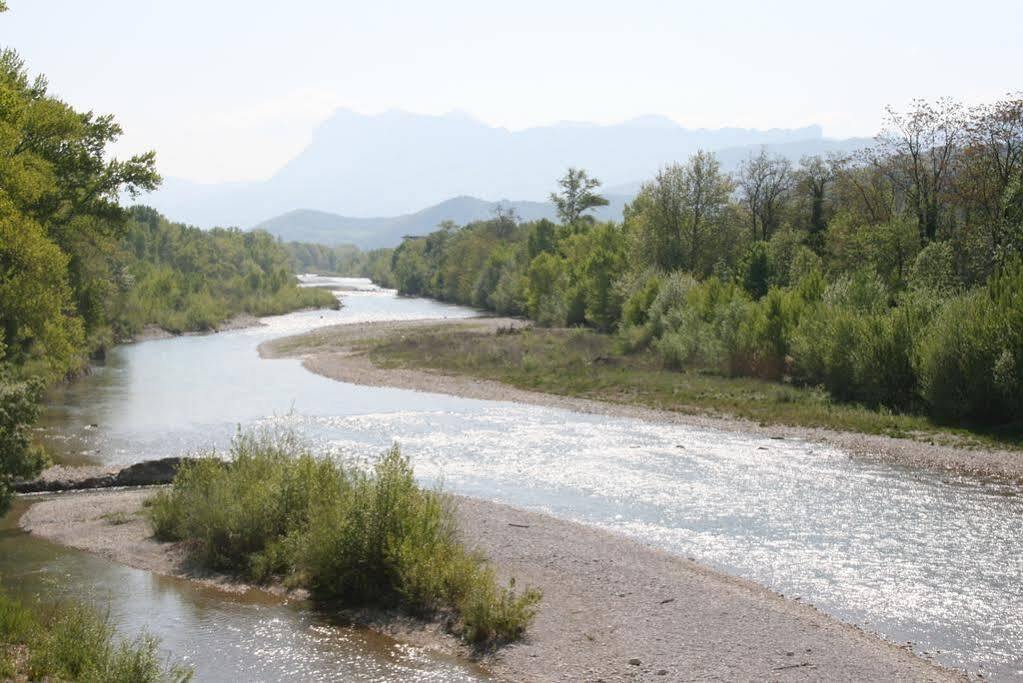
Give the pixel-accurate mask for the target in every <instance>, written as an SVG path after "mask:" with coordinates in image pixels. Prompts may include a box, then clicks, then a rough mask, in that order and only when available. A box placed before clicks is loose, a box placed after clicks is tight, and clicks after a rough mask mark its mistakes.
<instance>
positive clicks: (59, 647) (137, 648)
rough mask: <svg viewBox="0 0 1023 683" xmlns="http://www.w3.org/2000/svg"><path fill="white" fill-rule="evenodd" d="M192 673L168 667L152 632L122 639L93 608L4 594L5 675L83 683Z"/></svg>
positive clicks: (1, 638) (0, 598) (0, 645)
mask: <svg viewBox="0 0 1023 683" xmlns="http://www.w3.org/2000/svg"><path fill="white" fill-rule="evenodd" d="M190 678H191V672H190V671H189V670H188V669H185V668H182V667H180V666H170V667H167V666H165V664H164V663H163V662H162V661H161V658H160V656H159V653H158V642H157V640H156V639H155V638H153V637H152V636H140V637H138V638H136V639H134V640H130V641H119V640H118V639H117V638H116V636H115V633H114V629H113V627H112V626H111V624H110V621H109V620H108V619H107V618H106V617H104V616H102V615H101V614H98V613H97V612H96V611H95V610H93V609H92V608H90V607H87V606H84V605H80V604H74V603H65V604H56V605H43V604H28V603H24V602H21V601H18V600H14V599H13V598H10V597H8V596H7V595H4V594H3V593H0V679H3V680H31V681H81V682H82V683H163V682H168V683H169V682H171V681H175V682H179V681H180V682H183V681H187V680H189V679H190Z"/></svg>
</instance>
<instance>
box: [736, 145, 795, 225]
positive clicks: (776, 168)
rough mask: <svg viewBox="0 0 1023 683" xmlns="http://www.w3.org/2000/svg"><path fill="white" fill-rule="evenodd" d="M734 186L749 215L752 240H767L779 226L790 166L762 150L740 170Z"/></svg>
mask: <svg viewBox="0 0 1023 683" xmlns="http://www.w3.org/2000/svg"><path fill="white" fill-rule="evenodd" d="M737 184H738V186H739V190H740V192H741V194H742V199H743V202H744V203H745V205H746V209H747V210H748V211H749V218H750V228H751V233H752V236H753V239H754V240H756V239H764V240H767V239H770V238H771V235H773V234H774V232H775V230H777V229H778V227H779V226H780V225H781V209H782V204H783V202H784V200H785V198H786V195H787V194H788V192H789V190H790V188H791V185H792V163H791V162H790V161H789V160H788V159H786V158H784V157H772V156H768V154H767V150H766V149H761V150H760V154H758V155H757V156H753V155H752V154H751V155H750V157H749V158H748V159H747V160H746V161H744V162H743V163H742V165H741V166H740V167H739V173H738V179H737ZM758 224H759V226H760V234H759V236H758V235H757V225H758Z"/></svg>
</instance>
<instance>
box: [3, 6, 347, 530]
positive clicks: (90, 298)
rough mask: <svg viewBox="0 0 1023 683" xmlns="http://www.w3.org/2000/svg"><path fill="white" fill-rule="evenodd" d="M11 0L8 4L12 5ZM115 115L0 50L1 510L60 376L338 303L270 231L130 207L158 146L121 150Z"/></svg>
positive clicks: (34, 460) (146, 184)
mask: <svg viewBox="0 0 1023 683" xmlns="http://www.w3.org/2000/svg"><path fill="white" fill-rule="evenodd" d="M2 9H3V7H2V5H0V10H2ZM120 134H121V129H120V127H119V126H118V125H117V123H116V122H115V121H114V119H113V117H111V116H107V115H103V116H100V115H96V114H94V113H92V112H79V111H75V110H74V109H73V108H71V107H70V106H68V105H67V104H65V103H64V102H62V101H60V100H59V99H57V98H55V97H53V96H51V95H50V94H49V93H48V92H47V83H46V81H45V79H43V78H42V77H37V78H34V79H33V78H31V77H30V76H29V74H28V71H27V69H26V68H25V65H24V63H23V62H22V60H21V59H20V58H19V57H18V55H17V54H16V53H14V52H13V51H10V50H5V51H3V52H2V53H0V510H2V509H3V506H4V503H5V491H6V487H5V485H6V483H7V481H8V479H9V478H10V477H11V476H23V475H29V474H31V473H32V472H34V471H35V470H36V469H38V466H39V464H40V462H41V461H40V459H39V457H38V455H37V454H35V453H33V452H32V451H31V449H30V448H29V433H28V429H29V427H30V426H31V424H32V422H33V421H34V419H35V414H36V401H37V399H38V396H39V392H40V390H41V389H42V388H43V387H44V386H45V385H46V384H47V383H48V382H52V381H56V380H59V379H61V378H64V377H66V376H69V375H73V374H75V373H76V372H78V371H79V370H81V369H82V368H83V367H84V365H85V363H86V361H87V359H88V356H89V355H90V354H93V353H95V352H97V351H101V350H102V349H103V348H105V347H106V346H108V345H109V344H111V343H113V342H115V341H117V340H119V339H123V338H125V337H128V336H130V335H132V334H134V333H135V332H137V331H139V330H140V329H141V328H142V327H143V326H144V325H147V324H156V325H160V326H162V327H164V328H166V329H168V330H170V331H173V332H180V331H184V330H204V329H209V328H212V327H215V326H216V325H217V324H218V323H220V322H221V321H223V320H225V319H226V318H228V317H230V316H231V315H233V314H236V313H240V312H248V313H253V314H266V313H281V312H284V311H287V310H292V309H295V308H300V307H304V306H319V305H332V304H336V301H335V299H334V298H333V297H332V296H331V295H330V294H328V293H326V292H322V291H314V290H305V289H300V288H299V287H298V286H297V281H296V279H295V277H294V276H293V274H292V271H291V269H290V264H291V262H290V260H289V256H288V254H287V252H286V251H285V250H284V248H283V247H281V246H280V245H279V244H277V243H276V242H275V241H274V240H273V238H272V237H270V235H268V234H266V233H259V232H256V233H242V232H239V231H237V230H212V231H209V232H204V231H201V230H198V229H195V228H187V227H184V226H181V225H177V224H173V223H169V222H168V221H166V220H165V219H164V218H162V217H161V216H159V215H158V214H156V213H155V212H154V211H152V210H149V209H142V208H137V209H131V210H129V209H125V208H123V207H121V206H120V204H119V201H118V198H119V197H120V196H121V195H122V194H127V195H129V196H131V197H136V196H138V195H139V193H141V192H144V191H147V190H151V189H153V188H155V187H156V186H157V184H158V183H159V182H160V178H159V176H158V175H157V173H156V170H155V157H154V155H153V153H151V152H147V153H144V154H140V155H136V156H132V157H130V158H128V159H125V160H120V159H116V158H113V157H111V155H110V153H109V147H110V145H111V144H112V143H113V142H114V141H115V140H117V139H118V137H119V136H120Z"/></svg>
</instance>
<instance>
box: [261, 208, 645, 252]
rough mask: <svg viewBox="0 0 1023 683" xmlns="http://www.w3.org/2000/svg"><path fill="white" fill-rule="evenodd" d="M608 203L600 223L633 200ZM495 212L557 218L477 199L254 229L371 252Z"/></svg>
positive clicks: (316, 214)
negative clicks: (382, 215) (391, 213)
mask: <svg viewBox="0 0 1023 683" xmlns="http://www.w3.org/2000/svg"><path fill="white" fill-rule="evenodd" d="M607 199H608V200H609V203H608V205H607V206H604V207H600V209H599V210H598V211H597V212H596V214H595V215H596V217H597V218H599V219H601V220H617V219H620V218H621V215H622V209H623V208H624V207H625V203H626V202H627V201H628V200H629V199H631V197H627V196H622V195H607ZM498 209H500V210H504V211H508V210H512V211H514V212H515V214H516V215H517V216H518V217H519V218H521V219H522V220H537V219H540V218H551V219H553V218H554V217H555V209H554V205H553V204H551V203H549V202H521V201H520V202H512V201H506V200H503V201H498V202H488V201H484V200H482V199H477V198H475V197H455V198H453V199H448V200H447V201H443V202H441V203H439V204H435V205H434V206H430V207H428V208H425V209H423V210H422V211H417V212H415V213H410V214H404V215H401V216H394V217H390V218H353V217H350V216H340V215H338V214H335V213H328V212H326V211H315V210H312V209H299V210H296V211H289V212H287V213H285V214H282V215H280V216H276V217H274V218H271V219H269V220H266V221H263V222H262V223H259V224H258V225H256V226H255V227H257V228H259V229H261V230H266V231H267V232H269V233H271V234H272V235H275V236H277V237H280V238H281V239H282V240H285V241H296V242H316V243H319V244H326V245H338V244H354V245H356V246H358V247H359V248H360V249H375V248H377V247H393V246H396V245H397V244H398V243H400V242H401V238H402V237H403V236H404V235H423V234H426V233H428V232H432V231H433V230H436V229H437V226H438V225H440V223H442V222H443V221H446V220H450V221H454V222H455V223H457V224H459V225H464V224H466V223H469V222H471V221H476V220H483V219H486V218H491V217H492V216H494V214H495V213H496V212H497V210H498Z"/></svg>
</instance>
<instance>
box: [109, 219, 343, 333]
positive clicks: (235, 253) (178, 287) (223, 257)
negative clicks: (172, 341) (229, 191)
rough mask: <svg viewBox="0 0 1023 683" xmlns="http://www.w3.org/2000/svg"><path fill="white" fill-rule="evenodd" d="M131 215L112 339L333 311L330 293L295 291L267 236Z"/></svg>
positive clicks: (285, 259)
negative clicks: (246, 317) (245, 316)
mask: <svg viewBox="0 0 1023 683" xmlns="http://www.w3.org/2000/svg"><path fill="white" fill-rule="evenodd" d="M130 215H131V220H130V221H129V223H128V225H127V226H126V229H125V237H124V239H123V244H124V245H125V253H124V255H123V256H122V258H121V259H120V261H119V263H118V265H117V268H118V272H119V273H121V274H122V276H121V278H120V279H121V287H122V288H123V292H122V293H121V294H120V296H118V297H116V298H114V299H113V301H112V303H111V304H110V314H109V315H110V317H111V319H112V321H113V327H114V331H115V336H116V337H127V336H131V335H132V334H135V333H137V332H138V331H139V330H141V329H142V327H144V326H145V325H150V324H151V325H158V326H160V327H162V328H164V329H166V330H168V331H170V332H175V333H177V332H184V331H188V330H209V329H213V328H216V327H217V326H218V325H220V323H222V322H223V321H224V320H226V319H227V318H230V317H231V316H232V315H236V314H239V313H249V314H252V315H259V316H262V315H275V314H279V313H287V312H289V311H293V310H296V309H299V308H314V307H336V306H337V305H338V303H337V300H336V299H335V298H334V296H333V295H332V294H330V293H329V292H326V291H324V290H320V289H315V288H301V287H299V286H298V284H297V282H296V280H295V277H294V275H293V274H292V273H293V272H294V271H293V268H292V263H291V261H290V259H289V256H288V254H287V252H286V251H285V249H284V248H283V247H282V246H281V245H280V244H279V243H278V242H277V241H276V240H274V238H273V237H271V236H270V235H269V234H268V233H265V232H262V231H250V232H243V231H241V230H235V229H230V230H225V229H222V228H215V229H213V230H200V229H199V228H191V227H188V226H185V225H181V224H180V223H171V222H169V221H168V220H167V219H165V218H164V217H163V216H161V215H160V214H158V213H157V212H156V211H153V210H152V209H148V208H145V207H135V208H133V209H132V210H131V212H130Z"/></svg>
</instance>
